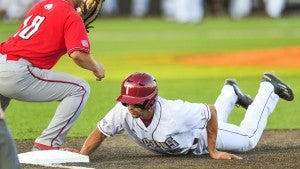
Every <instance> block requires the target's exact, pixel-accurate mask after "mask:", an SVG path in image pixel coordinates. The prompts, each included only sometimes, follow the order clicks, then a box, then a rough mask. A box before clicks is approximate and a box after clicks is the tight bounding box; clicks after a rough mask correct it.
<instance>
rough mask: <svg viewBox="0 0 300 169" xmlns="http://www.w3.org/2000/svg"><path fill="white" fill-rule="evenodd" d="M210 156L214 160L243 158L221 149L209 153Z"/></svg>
mask: <svg viewBox="0 0 300 169" xmlns="http://www.w3.org/2000/svg"><path fill="white" fill-rule="evenodd" d="M210 156H211V158H213V159H216V160H231V159H243V158H242V157H240V156H237V155H234V154H230V153H227V152H222V151H217V150H216V151H215V152H214V153H213V154H212V153H210Z"/></svg>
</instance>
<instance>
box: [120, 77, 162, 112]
mask: <svg viewBox="0 0 300 169" xmlns="http://www.w3.org/2000/svg"><path fill="white" fill-rule="evenodd" d="M157 94H158V88H157V83H156V80H155V79H154V77H153V76H151V75H150V74H147V73H139V72H136V73H133V74H131V75H129V76H128V77H127V78H126V79H125V80H124V81H123V83H122V85H121V95H120V96H119V97H118V98H117V101H119V102H121V103H123V104H143V105H144V107H145V108H146V109H148V108H150V107H151V106H152V105H153V104H154V102H155V99H156V97H157Z"/></svg>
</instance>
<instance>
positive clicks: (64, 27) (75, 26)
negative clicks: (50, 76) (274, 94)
mask: <svg viewBox="0 0 300 169" xmlns="http://www.w3.org/2000/svg"><path fill="white" fill-rule="evenodd" d="M75 50H80V51H83V52H86V53H89V52H90V42H89V40H88V35H87V32H86V30H85V26H84V23H83V21H82V19H81V17H80V16H79V15H78V13H77V12H76V10H75V9H74V8H73V6H72V5H71V4H69V2H67V1H64V0H42V1H40V2H38V3H37V4H35V6H34V7H33V8H32V9H31V10H30V11H29V12H28V13H27V15H26V16H25V19H24V21H23V24H22V25H21V26H20V28H19V29H18V31H17V33H16V34H15V35H14V36H12V37H10V38H9V39H8V40H7V42H4V43H2V44H1V49H0V52H1V53H2V54H7V57H8V58H24V59H26V60H28V61H30V62H31V63H32V64H33V65H34V66H36V67H39V68H43V69H51V68H52V67H53V66H54V65H55V64H56V62H57V61H58V60H59V59H60V57H61V56H63V55H64V54H66V53H68V54H71V53H72V52H73V51H75Z"/></svg>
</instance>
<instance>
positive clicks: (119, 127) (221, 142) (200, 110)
mask: <svg viewBox="0 0 300 169" xmlns="http://www.w3.org/2000/svg"><path fill="white" fill-rule="evenodd" d="M279 97H280V98H282V99H284V100H288V101H291V100H293V98H294V95H293V92H292V90H291V89H290V88H289V86H287V85H286V84H284V83H283V82H282V81H280V80H279V79H278V78H277V77H276V76H275V75H274V74H270V73H265V74H264V75H263V78H262V82H261V83H260V87H259V90H258V93H257V95H256V97H255V99H254V100H253V101H252V99H251V98H250V97H249V96H248V95H245V94H244V93H243V92H242V91H241V90H240V89H239V87H238V85H237V83H236V82H235V80H232V79H228V80H226V82H225V85H224V86H223V88H222V91H221V93H220V95H219V96H218V98H217V100H216V102H215V104H214V105H209V104H204V103H190V102H186V101H182V100H174V101H173V100H167V99H164V98H162V97H159V96H158V87H157V83H156V80H155V79H154V77H152V76H151V75H150V74H147V73H134V74H132V75H130V76H128V77H127V78H126V79H125V80H124V81H123V83H122V87H121V95H120V96H119V97H118V98H117V101H119V103H117V104H116V105H115V106H114V107H113V108H112V109H111V110H110V111H109V112H108V114H107V115H106V116H105V117H104V118H103V119H102V120H101V121H100V122H99V123H98V125H97V127H96V128H95V129H94V131H93V132H92V133H91V134H90V135H89V137H88V138H87V139H86V141H85V143H84V145H83V146H82V148H81V150H80V153H82V154H86V155H88V154H91V153H92V152H94V151H95V150H96V149H97V148H98V147H99V145H100V144H101V143H102V141H103V140H104V139H105V138H106V137H110V136H114V135H116V134H119V133H122V132H124V131H126V132H127V134H128V135H129V136H130V137H131V138H132V139H133V140H134V141H135V142H136V143H137V144H139V145H140V146H142V147H144V148H146V149H148V150H151V151H153V152H157V153H161V154H174V155H177V154H193V155H201V154H206V153H209V154H210V156H211V157H212V158H214V159H240V158H241V157H239V156H237V155H234V154H230V153H227V152H222V151H233V152H246V151H249V150H251V149H253V148H254V147H255V146H256V145H257V143H258V141H259V139H260V137H261V135H262V132H263V130H264V128H265V126H266V123H267V119H268V116H269V115H270V114H271V113H272V111H273V110H274V108H275V106H276V104H277V102H278V100H279ZM235 104H238V105H240V106H242V107H244V108H246V109H247V111H246V115H245V118H244V120H243V121H242V122H241V124H240V126H237V125H233V124H229V123H227V118H228V116H229V114H230V112H231V111H232V109H233V108H234V105H235Z"/></svg>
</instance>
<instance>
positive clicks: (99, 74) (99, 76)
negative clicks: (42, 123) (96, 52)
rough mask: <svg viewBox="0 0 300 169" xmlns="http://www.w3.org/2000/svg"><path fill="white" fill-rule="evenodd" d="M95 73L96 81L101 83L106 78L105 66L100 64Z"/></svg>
mask: <svg viewBox="0 0 300 169" xmlns="http://www.w3.org/2000/svg"><path fill="white" fill-rule="evenodd" d="M93 73H94V75H95V76H96V80H97V81H101V80H102V79H103V78H105V69H104V66H103V65H102V64H101V63H98V65H97V69H96V70H95V71H93Z"/></svg>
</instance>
